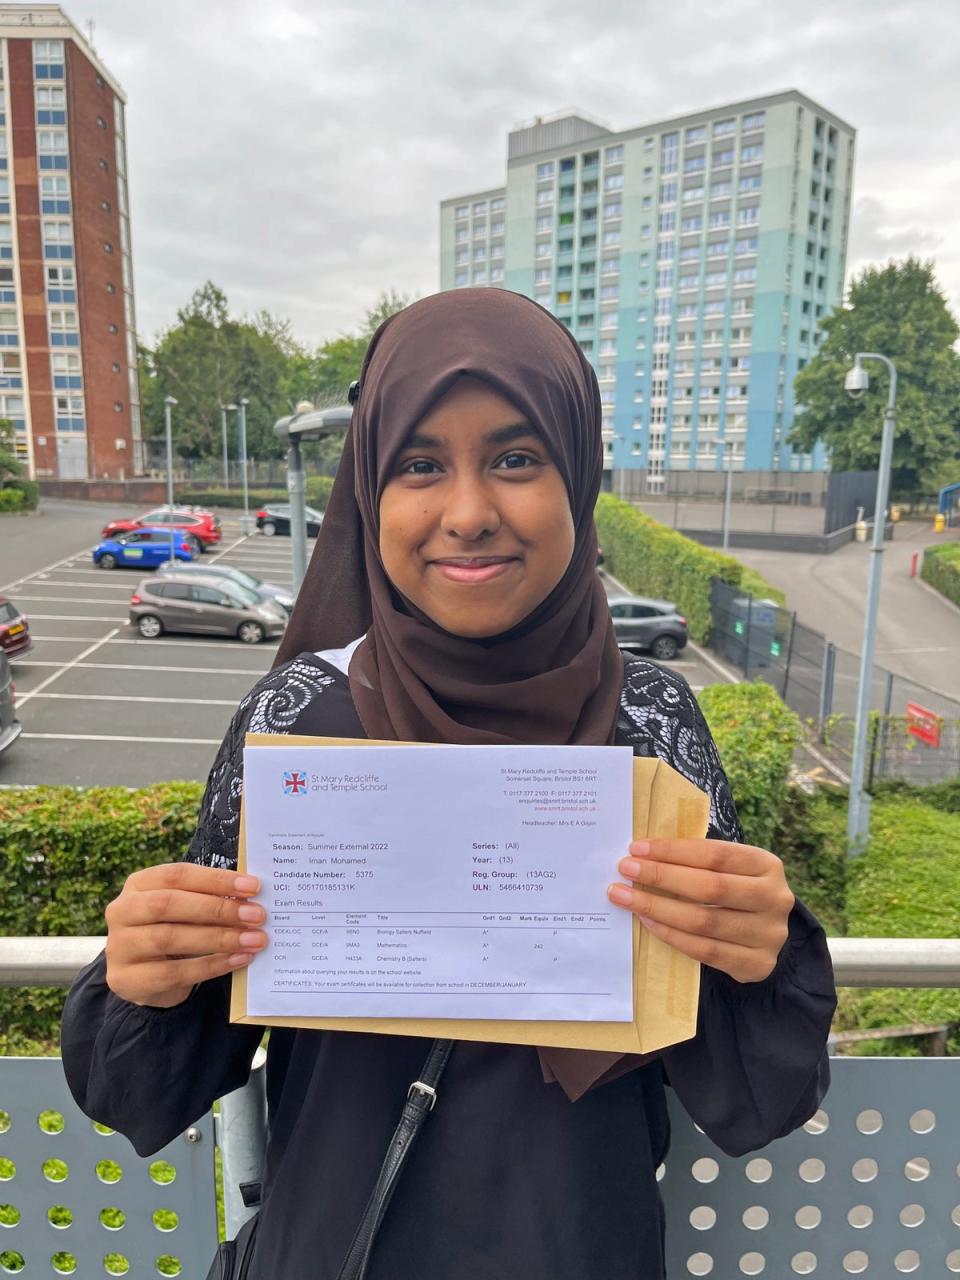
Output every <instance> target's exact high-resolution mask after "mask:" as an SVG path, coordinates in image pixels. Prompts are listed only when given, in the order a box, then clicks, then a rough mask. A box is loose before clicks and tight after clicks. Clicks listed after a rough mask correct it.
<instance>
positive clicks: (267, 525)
mask: <svg viewBox="0 0 960 1280" xmlns="http://www.w3.org/2000/svg"><path fill="white" fill-rule="evenodd" d="M304 515H305V516H306V520H307V534H308V536H309V537H311V538H315V537H316V536H317V534H318V533H319V532H320V526H321V525H322V524H323V512H322V511H317V510H316V509H315V508H314V507H304ZM257 528H258V529H259V530H260V532H261V533H262V534H265V535H266V537H268V538H272V537H273V535H274V534H276V533H285V534H288V535H289V533H290V504H289V503H288V502H277V503H271V504H270V505H269V506H266V507H261V508H260V510H259V511H258V512H257Z"/></svg>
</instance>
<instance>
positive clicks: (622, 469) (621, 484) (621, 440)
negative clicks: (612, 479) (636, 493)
mask: <svg viewBox="0 0 960 1280" xmlns="http://www.w3.org/2000/svg"><path fill="white" fill-rule="evenodd" d="M615 439H616V441H617V443H618V444H619V446H620V458H619V462H620V466H619V468H618V474H617V497H618V498H619V499H620V501H621V502H623V501H624V498H625V496H626V491H627V486H626V478H627V477H626V458H625V451H626V447H627V437H626V436H622V435H619V434H618V435H617V436H616V437H615Z"/></svg>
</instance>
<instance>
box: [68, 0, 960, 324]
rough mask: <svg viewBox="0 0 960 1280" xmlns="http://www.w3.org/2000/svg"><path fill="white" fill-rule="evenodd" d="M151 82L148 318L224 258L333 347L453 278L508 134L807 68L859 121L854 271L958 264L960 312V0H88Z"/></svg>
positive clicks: (622, 112)
mask: <svg viewBox="0 0 960 1280" xmlns="http://www.w3.org/2000/svg"><path fill="white" fill-rule="evenodd" d="M64 7H65V8H66V10H67V12H68V13H69V14H70V16H71V18H72V19H73V20H74V22H76V23H77V24H78V25H81V26H85V24H86V21H87V19H88V18H93V19H94V20H95V22H96V29H95V33H94V42H95V45H96V47H97V50H98V52H99V54H100V56H101V57H102V59H103V60H104V62H105V63H106V64H107V66H108V67H109V68H110V70H111V71H112V72H113V74H114V75H115V76H116V77H117V78H118V79H119V80H120V82H121V83H122V84H123V86H124V88H125V90H126V92H127V97H128V153H129V170H130V182H131V202H132V218H133V224H132V231H133V251H134V270H135V275H136V289H137V308H138V322H139V328H140V330H141V332H142V334H143V336H144V337H145V338H147V339H148V340H149V339H150V338H151V337H152V336H153V335H154V334H155V333H156V332H157V330H158V329H161V328H163V327H164V326H166V325H168V324H170V323H171V322H172V321H173V319H174V317H175V312H176V309H177V307H178V306H180V305H182V304H183V303H184V302H185V301H186V299H187V298H188V297H189V295H190V294H191V292H192V291H193V289H194V288H195V287H196V286H197V285H199V284H200V283H202V282H203V281H204V280H205V279H207V278H210V279H212V280H214V281H216V283H217V284H219V285H220V286H221V287H222V288H223V289H224V290H225V291H226V293H227V295H228V297H229V299H230V302H231V306H232V308H233V309H234V310H237V311H254V310H257V309H259V308H261V307H265V308H267V309H268V310H270V311H272V312H274V313H276V314H277V315H280V316H282V317H285V318H288V319H290V320H291V321H292V324H293V329H294V332H295V333H296V335H297V336H298V337H300V338H301V339H302V340H304V341H306V342H310V343H314V342H319V341H322V340H323V339H325V338H328V337H333V336H335V335H336V334H338V333H340V332H344V331H346V330H349V329H351V328H353V327H354V326H355V325H356V324H357V323H358V321H359V320H361V319H362V317H363V315H364V313H365V311H366V309H367V308H368V307H369V306H371V305H372V304H373V303H374V302H375V300H376V298H377V296H378V294H379V293H380V291H381V290H382V289H388V288H396V289H399V290H401V291H404V292H407V293H416V294H425V293H431V292H434V291H435V290H436V289H437V287H438V261H437V239H438V203H439V201H440V200H441V199H444V198H445V197H447V196H451V195H457V194H459V193H461V192H463V191H470V190H479V189H482V188H483V187H486V186H495V185H499V184H501V183H502V181H503V177H504V168H505V154H506V135H507V131H508V130H509V129H510V128H511V127H513V126H515V125H516V124H518V123H519V122H521V121H524V120H528V119H530V118H531V117H533V116H534V115H537V114H548V113H551V112H554V111H557V110H559V109H561V108H564V107H570V106H577V107H579V108H580V110H581V111H583V112H584V113H585V114H587V115H589V116H591V117H593V118H595V119H598V120H600V121H602V122H603V123H605V124H607V125H608V126H610V127H611V128H613V129H625V128H631V127H634V126H637V125H641V124H644V123H646V122H648V121H655V120H659V119H663V118H665V117H667V116H671V115H675V114H681V113H683V112H686V111H693V110H697V109H699V108H702V107H705V106H712V105H718V104H721V103H723V102H731V101H736V100H738V99H743V98H749V97H755V96H757V95H761V94H765V93H772V92H776V91H778V90H782V89H787V88H796V89H800V90H801V91H802V92H804V93H806V94H808V95H809V96H810V97H812V98H814V99H816V100H817V101H819V102H822V103H823V104H824V106H826V107H828V108H829V109H831V110H832V111H834V112H835V113H836V114H838V115H839V116H841V117H842V118H843V119H845V120H847V121H848V122H849V123H851V124H852V125H854V126H855V128H856V129H857V130H858V155H857V171H856V178H855V189H854V206H853V214H852V226H851V238H850V262H849V264H848V265H849V267H850V268H851V269H852V270H856V269H857V268H858V267H859V266H862V265H863V264H864V263H866V262H875V261H878V260H879V261H882V260H885V259H888V258H890V257H892V256H901V255H904V254H907V253H910V252H913V253H916V254H920V255H921V256H923V257H932V258H934V259H935V261H936V266H937V273H938V277H939V280H940V283H941V285H942V287H943V288H944V290H945V292H946V294H947V296H948V298H949V299H950V302H951V305H952V306H953V307H954V308H955V309H956V310H960V213H958V209H960V151H958V148H957V147H956V145H955V134H956V129H957V125H958V121H960V4H957V3H955V0H831V2H830V3H823V2H822V0H776V3H770V2H769V0H721V3H720V4H717V5H713V6H707V5H706V4H704V3H703V2H702V0H698V2H697V3H693V2H692V0H668V2H667V3H664V2H663V0H661V3H651V2H650V0H602V3H600V4H590V3H583V0H577V2H576V3H575V2H574V0H483V3H482V4H458V3H456V2H455V0H454V2H451V0H404V2H403V3H399V2H398V0H392V2H391V0H350V3H349V4H343V3H340V4H336V5H334V4H332V3H329V2H328V0H259V3H252V2H248V0H84V2H83V3H79V2H78V0H68V2H67V3H66V4H65V6H64Z"/></svg>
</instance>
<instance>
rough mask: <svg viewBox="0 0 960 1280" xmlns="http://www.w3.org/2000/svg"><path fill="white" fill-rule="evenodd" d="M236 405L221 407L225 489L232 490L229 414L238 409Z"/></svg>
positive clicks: (223, 405)
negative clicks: (228, 440)
mask: <svg viewBox="0 0 960 1280" xmlns="http://www.w3.org/2000/svg"><path fill="white" fill-rule="evenodd" d="M236 407H237V406H236V405H235V404H222V405H221V406H220V433H221V435H222V436H223V487H224V488H225V489H229V488H230V454H229V451H228V449H227V414H228V413H229V412H231V411H232V410H234V409H236Z"/></svg>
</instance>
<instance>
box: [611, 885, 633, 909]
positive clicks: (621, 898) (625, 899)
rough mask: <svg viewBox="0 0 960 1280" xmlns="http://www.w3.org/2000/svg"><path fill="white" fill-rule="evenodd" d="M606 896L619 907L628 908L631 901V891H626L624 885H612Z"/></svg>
mask: <svg viewBox="0 0 960 1280" xmlns="http://www.w3.org/2000/svg"><path fill="white" fill-rule="evenodd" d="M607 895H608V897H609V898H610V900H611V901H612V902H616V903H618V904H619V905H620V906H621V907H629V905H630V903H631V902H632V901H633V890H632V889H628V888H627V886H626V885H625V884H612V885H611V886H610V888H609V889H608V890H607Z"/></svg>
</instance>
